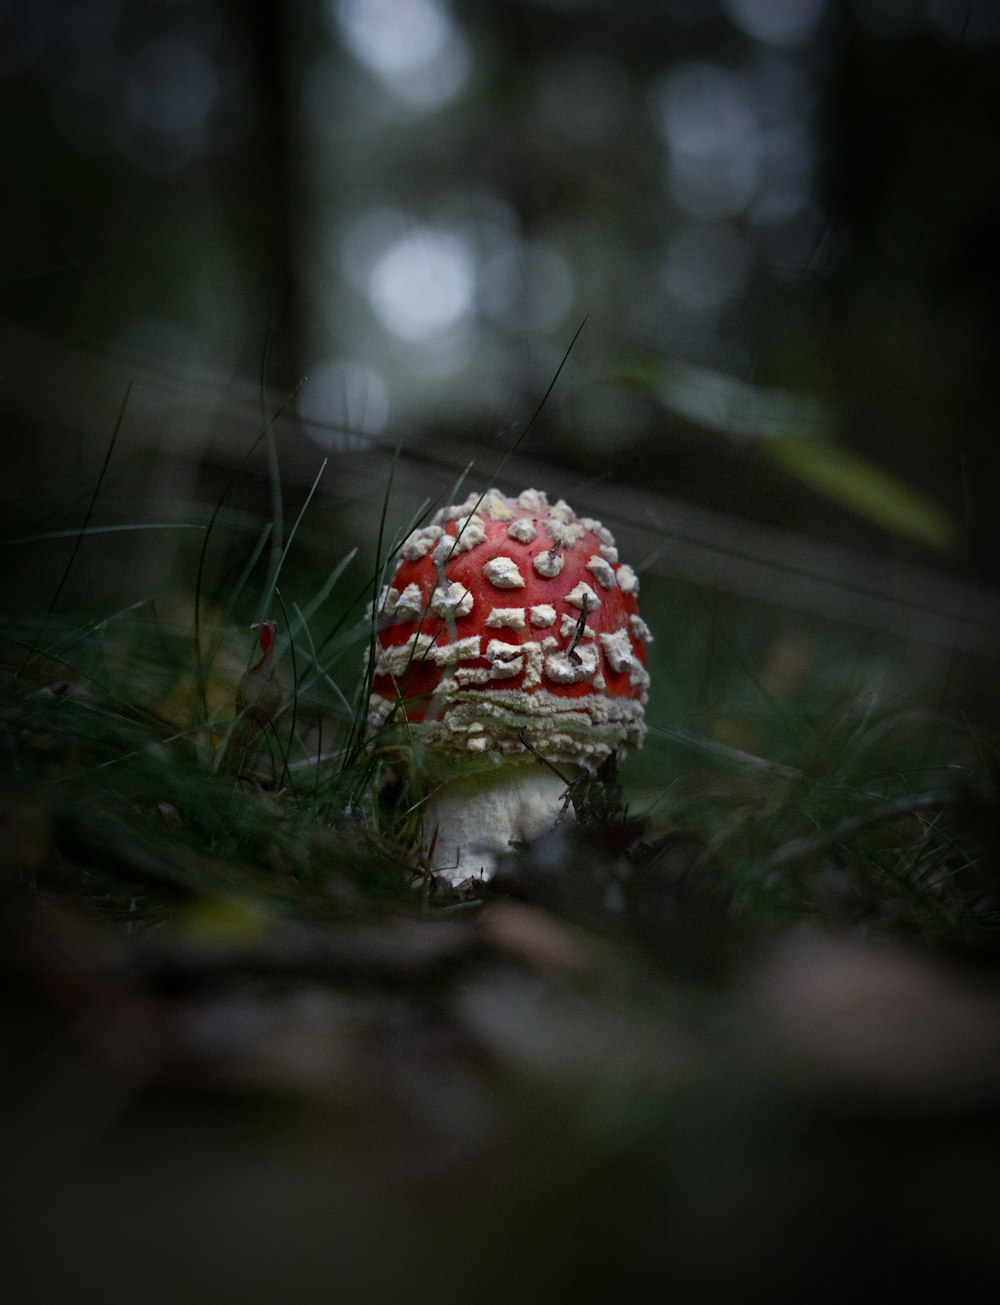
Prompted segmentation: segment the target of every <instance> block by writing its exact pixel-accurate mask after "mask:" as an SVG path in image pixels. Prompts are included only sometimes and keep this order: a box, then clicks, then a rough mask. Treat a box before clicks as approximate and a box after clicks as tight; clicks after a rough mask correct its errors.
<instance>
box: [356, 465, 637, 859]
mask: <svg viewBox="0 0 1000 1305" xmlns="http://www.w3.org/2000/svg"><path fill="white" fill-rule="evenodd" d="M638 591H639V582H638V580H637V578H636V575H635V572H634V571H633V570H632V568H631V567H629V566H625V565H623V564H622V563H620V562H619V560H618V551H617V549H616V548H615V541H614V539H613V537H612V535H611V533H610V531H608V530H605V528H604V527H603V526H602V525H601V524H600V522H598V521H594V520H593V519H591V518H589V517H577V516H576V514H575V513H574V512H573V510H572V509H571V508H570V507H569V506H568V505H567V504H566V503H564V502H563V501H562V500H561V499H560V501H559V502H558V503H555V504H553V505H551V506H550V504H549V502H548V499H547V498H546V496H545V494H543V493H542V492H541V491H539V490H535V489H527V490H525V491H524V492H523V493H522V494H520V495H518V497H517V498H508V497H506V496H505V495H504V494H502V493H500V491H499V490H496V489H490V490H487V491H486V492H485V493H484V494H470V495H469V497H468V498H467V499H466V501H465V502H464V503H461V504H458V505H456V506H454V507H449V508H445V509H443V510H442V511H440V512H438V513H437V515H436V516H435V517H434V519H433V521H432V522H431V524H430V525H427V526H424V527H422V528H421V529H419V530H415V531H414V532H413V533H412V534H411V535H410V536H409V538H407V539H406V540H405V542H404V543H403V546H402V548H401V550H400V553H399V558H398V564H397V567H396V571H395V574H394V575H393V577H392V581H391V583H390V584H389V585H388V586H387V588H386V589H385V590H384V591H383V593H382V595H381V597H380V600H379V603H378V610H377V618H378V638H377V645H376V654H377V658H376V664H375V668H374V679H373V692H372V695H371V700H370V704H369V724H370V726H371V728H372V729H373V730H376V731H377V730H380V729H381V728H383V727H384V726H385V725H386V724H387V722H390V721H391V720H401V718H403V717H405V720H406V721H407V722H409V728H410V729H411V730H412V731H414V732H415V734H416V735H417V736H418V737H419V738H420V740H421V741H422V743H423V744H424V745H425V747H426V749H427V755H428V757H433V758H434V761H433V762H432V763H431V765H432V775H431V779H432V782H433V783H436V787H435V788H434V789H433V791H432V793H431V796H430V797H429V799H428V801H427V805H426V808H425V813H424V839H425V850H426V851H427V853H428V856H429V857H430V858H431V869H432V870H433V871H434V872H435V873H436V874H439V875H442V876H444V877H445V878H446V879H448V880H449V881H450V882H451V883H454V884H458V883H461V882H463V881H464V880H466V879H468V878H472V877H480V876H482V877H484V878H485V877H488V876H489V875H490V874H491V873H492V871H493V869H494V866H495V863H496V858H497V856H498V854H499V853H501V852H502V851H503V850H504V849H505V848H506V847H507V846H508V844H509V843H510V841H511V840H512V839H516V840H521V841H528V840H530V839H532V838H535V837H537V836H538V835H539V834H541V833H543V832H544V831H545V830H546V829H547V828H549V827H551V826H552V824H553V823H554V821H555V819H556V818H557V816H558V814H559V811H560V809H561V806H562V803H563V799H564V795H565V791H566V784H565V782H564V781H563V780H562V779H560V778H559V776H558V775H556V774H555V773H553V771H552V770H550V769H549V768H548V767H547V766H545V765H543V764H541V763H540V762H539V756H541V757H544V758H545V760H546V761H548V762H550V763H551V764H552V765H553V766H554V767H556V768H557V769H558V771H559V772H560V774H562V775H564V776H566V778H567V779H573V778H575V777H577V776H578V775H580V774H581V773H584V772H586V773H591V774H592V773H593V772H594V771H595V770H596V768H597V767H598V766H599V765H600V763H601V762H602V761H604V760H605V758H607V757H608V756H609V755H610V754H611V753H613V752H616V753H620V752H623V751H624V750H625V749H627V748H629V747H635V746H638V745H640V744H641V742H642V737H643V734H644V732H645V725H644V723H643V708H644V706H645V702H646V690H647V687H648V684H649V676H648V674H647V672H646V647H645V646H646V644H647V643H648V642H649V639H650V634H649V631H648V629H647V628H646V625H645V624H644V622H643V620H642V618H641V617H640V616H639V609H638V606H637V603H636V596H637V594H638ZM526 744H528V745H530V746H526ZM532 749H533V750H534V751H532Z"/></svg>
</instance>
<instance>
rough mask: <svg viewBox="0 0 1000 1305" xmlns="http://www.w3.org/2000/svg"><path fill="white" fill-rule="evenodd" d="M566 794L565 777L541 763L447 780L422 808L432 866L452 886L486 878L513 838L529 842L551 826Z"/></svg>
mask: <svg viewBox="0 0 1000 1305" xmlns="http://www.w3.org/2000/svg"><path fill="white" fill-rule="evenodd" d="M565 796H566V782H565V781H564V780H562V779H560V778H559V776H558V775H555V774H553V773H552V771H550V770H547V769H545V768H544V767H542V766H517V767H515V768H512V767H510V766H504V767H499V766H498V767H497V769H496V770H495V771H492V772H490V771H485V772H480V773H478V774H472V775H466V776H464V777H462V778H460V779H457V778H453V779H448V780H446V781H445V783H444V784H443V785H442V786H441V788H439V789H437V790H436V791H435V792H434V793H433V794H431V796H430V797H429V798H428V799H427V803H426V805H425V808H424V852H425V855H426V856H427V859H428V864H429V865H430V868H431V870H432V871H433V873H434V874H435V875H438V876H440V877H441V878H442V879H445V880H446V881H447V882H448V883H450V884H455V885H457V884H461V883H464V882H465V880H467V879H489V878H490V876H491V875H492V874H493V871H494V870H495V869H496V863H497V858H498V857H499V856H500V855H501V854H502V853H503V852H505V851H506V850H507V848H508V846H509V845H510V843H511V841H512V840H515V841H517V842H530V841H531V840H532V839H534V838H538V836H539V835H540V834H544V833H545V832H546V830H548V829H551V828H552V826H553V825H554V824H555V823H556V821H557V820H558V819H559V818H560V816H561V815H562V810H563V805H564V798H565ZM566 807H567V814H568V816H569V817H570V818H572V814H573V808H572V806H570V805H569V804H566Z"/></svg>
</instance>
